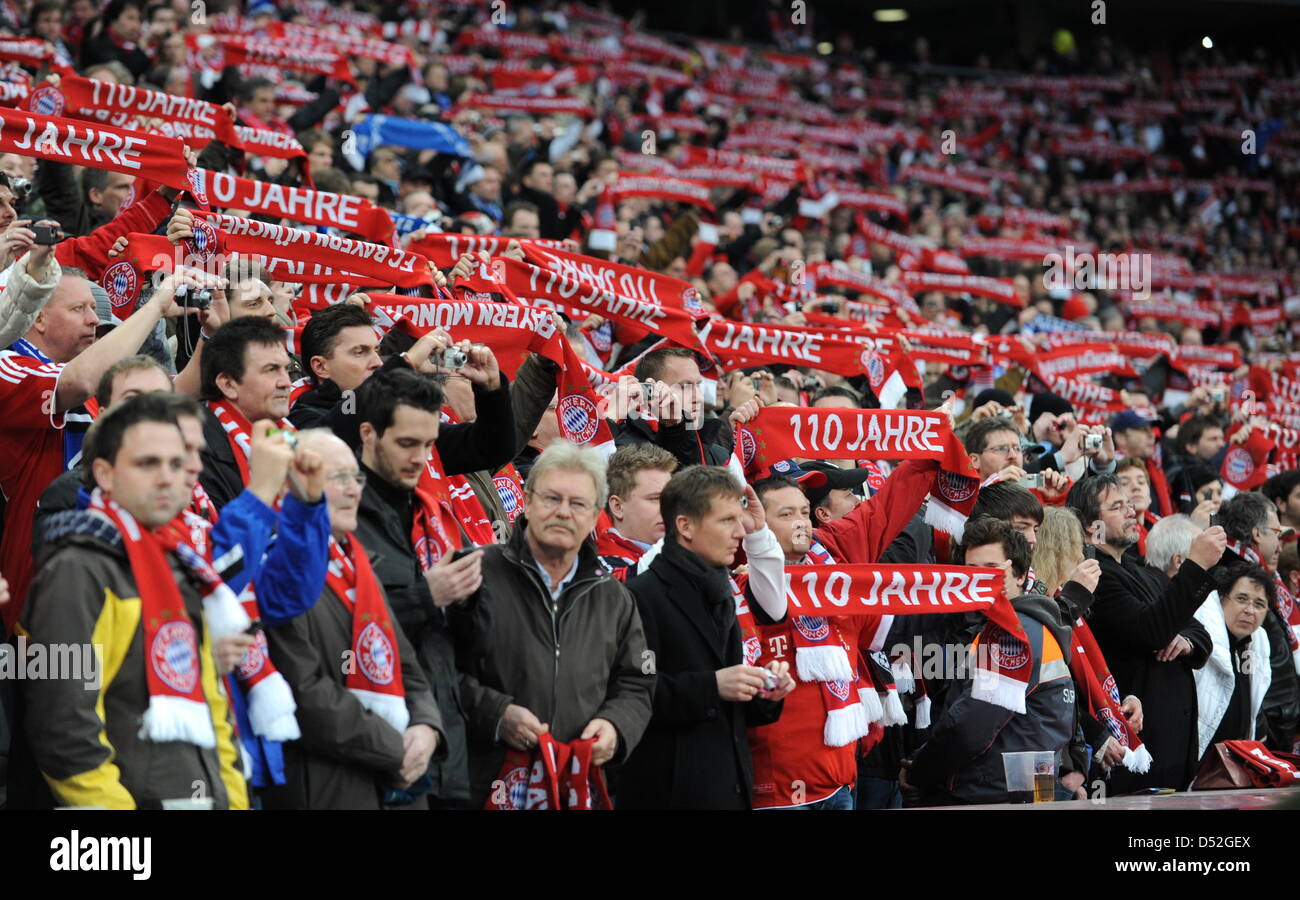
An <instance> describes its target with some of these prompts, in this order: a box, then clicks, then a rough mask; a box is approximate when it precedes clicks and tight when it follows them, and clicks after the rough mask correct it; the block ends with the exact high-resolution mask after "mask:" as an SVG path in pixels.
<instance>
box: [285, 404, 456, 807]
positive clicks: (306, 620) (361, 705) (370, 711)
mask: <svg viewBox="0 0 1300 900" xmlns="http://www.w3.org/2000/svg"><path fill="white" fill-rule="evenodd" d="M298 441H299V446H300V447H302V448H304V449H310V450H312V451H314V452H316V453H317V454H319V455H320V457H321V459H322V460H323V461H324V464H325V484H326V488H325V496H326V499H327V501H328V503H329V512H330V527H331V530H332V532H333V535H332V537H331V541H330V544H331V546H330V571H329V575H328V576H327V577H326V580H325V589H324V591H322V593H321V596H320V599H319V600H318V601H317V603H316V605H315V606H313V607H312V608H311V609H310V610H308V611H307V612H305V613H303V614H302V615H300V616H298V617H297V618H295V619H293V620H291V621H290V622H289V623H288V624H286V625H282V626H279V627H276V628H272V629H270V630H269V631H268V633H267V641H268V642H269V643H270V646H271V658H272V660H274V662H275V665H276V667H277V668H278V669H279V670H280V672H281V674H283V675H284V677H285V678H286V679H287V680H288V682H289V685H290V686H291V687H292V688H293V695H294V700H295V702H296V703H297V704H298V712H297V716H298V725H299V727H300V728H301V730H302V738H301V739H299V740H297V741H293V742H291V743H288V744H286V745H285V747H284V768H285V781H286V783H285V785H284V786H283V787H278V788H273V789H272V790H271V791H270V792H269V793H268V795H267V797H266V799H265V803H266V806H267V807H268V808H278V809H379V808H380V807H381V805H383V802H384V796H385V792H386V791H388V790H391V789H396V790H397V791H399V792H405V794H406V795H407V796H413V797H414V798H415V799H414V804H413V805H416V806H421V807H425V806H427V805H428V802H427V798H425V797H424V796H422V795H421V794H420V788H421V787H426V789H427V783H428V779H425V778H423V776H424V774H425V770H426V769H427V768H428V765H429V760H430V759H431V758H432V757H433V756H434V755H435V753H436V754H437V755H438V756H439V758H441V757H445V756H446V747H445V743H446V740H445V738H446V736H445V734H444V733H443V731H442V717H441V715H440V714H439V711H438V704H437V702H436V701H435V700H434V698H433V693H432V692H431V691H430V690H429V683H428V680H427V679H426V678H425V675H424V671H423V670H422V669H421V667H420V664H419V661H418V660H417V659H416V657H415V651H414V650H413V649H412V648H411V644H410V642H409V641H408V640H407V639H406V636H405V634H403V632H402V629H401V628H400V627H394V626H396V623H397V619H396V617H395V616H394V615H393V611H392V608H391V607H390V606H389V605H388V600H387V599H386V598H385V597H384V594H383V587H382V586H381V585H380V584H379V582H378V580H377V579H376V578H375V576H374V573H373V572H372V571H371V570H370V564H369V562H368V561H367V557H366V553H365V550H364V549H362V547H361V545H360V542H359V541H358V540H357V539H356V537H355V536H354V535H353V532H354V531H355V530H356V527H357V510H358V509H359V508H360V505H361V489H362V485H363V484H364V481H365V479H364V476H362V474H361V471H360V468H359V466H358V465H357V460H356V457H355V456H353V454H352V451H351V450H349V449H348V445H347V444H345V443H344V442H343V441H342V440H340V439H339V438H337V437H335V436H334V435H333V434H332V433H331V432H329V431H328V430H326V429H323V428H314V429H309V430H307V431H302V432H299V434H298ZM367 591H369V592H371V594H370V596H372V597H374V598H375V599H376V603H375V606H376V609H377V610H378V609H382V614H381V615H380V616H379V622H378V624H379V625H380V626H381V627H380V628H379V629H375V628H373V627H372V626H370V625H368V624H364V623H365V620H366V619H367V615H368V611H367V610H366V609H365V599H364V598H365V596H366V593H367ZM358 615H359V617H358ZM385 617H386V619H387V621H388V626H387V627H386V628H385V627H384V622H383V620H384V618H385ZM359 623H360V624H361V627H358V624H359ZM394 645H395V646H394ZM376 651H377V652H376ZM394 652H395V654H396V656H397V661H398V665H396V666H394V665H392V655H393V654H394ZM399 684H400V691H399V690H397V685H399ZM377 698H378V699H377ZM385 698H387V699H385ZM399 726H401V727H399ZM402 799H406V798H405V797H403V798H402ZM392 802H393V800H392V799H391V798H390V800H389V803H390V804H391V803H392ZM406 805H412V804H406Z"/></svg>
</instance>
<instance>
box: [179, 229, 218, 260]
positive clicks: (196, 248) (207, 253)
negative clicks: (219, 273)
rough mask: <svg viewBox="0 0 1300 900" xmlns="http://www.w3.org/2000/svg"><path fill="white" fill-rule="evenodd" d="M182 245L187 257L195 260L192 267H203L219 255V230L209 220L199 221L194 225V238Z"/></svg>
mask: <svg viewBox="0 0 1300 900" xmlns="http://www.w3.org/2000/svg"><path fill="white" fill-rule="evenodd" d="M182 243H183V244H184V246H185V255H186V256H188V257H190V259H191V260H193V262H192V263H191V265H196V266H197V265H202V264H203V263H205V262H207V261H208V260H210V259H211V258H212V257H214V256H216V255H217V250H218V240H217V229H216V227H215V226H214V225H213V224H212V223H211V222H209V221H208V220H207V219H199V220H197V221H196V222H195V223H194V237H193V238H192V239H190V240H188V241H182Z"/></svg>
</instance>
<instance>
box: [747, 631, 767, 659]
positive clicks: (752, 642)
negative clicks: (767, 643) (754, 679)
mask: <svg viewBox="0 0 1300 900" xmlns="http://www.w3.org/2000/svg"><path fill="white" fill-rule="evenodd" d="M762 655H763V642H762V641H760V640H759V639H758V638H756V637H754V636H753V635H750V636H749V637H747V638H745V665H747V666H752V665H753V664H754V663H756V662H758V658H759V657H760V656H762Z"/></svg>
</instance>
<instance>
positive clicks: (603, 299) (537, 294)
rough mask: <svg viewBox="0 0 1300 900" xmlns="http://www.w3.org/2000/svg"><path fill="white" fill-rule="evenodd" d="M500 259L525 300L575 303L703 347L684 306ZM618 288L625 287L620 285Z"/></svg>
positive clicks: (502, 273)
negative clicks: (624, 292) (617, 291)
mask: <svg viewBox="0 0 1300 900" xmlns="http://www.w3.org/2000/svg"><path fill="white" fill-rule="evenodd" d="M497 262H500V263H501V265H500V266H499V267H498V270H499V272H498V277H499V278H501V279H502V280H503V284H504V285H505V286H506V287H508V288H509V289H510V290H511V291H513V292H514V293H515V294H516V295H517V296H518V297H519V298H520V299H521V300H523V301H524V302H525V303H534V304H535V303H536V302H537V301H539V300H541V301H547V302H549V303H556V304H562V305H566V306H572V307H576V308H577V309H580V310H582V311H583V312H584V313H588V314H591V313H595V314H596V315H598V316H601V317H602V318H605V319H609V320H610V321H612V322H614V323H615V324H616V325H621V326H625V327H627V328H630V329H632V330H633V331H635V332H637V333H640V334H644V333H645V332H647V331H652V332H654V333H656V334H659V335H662V336H663V337H666V338H668V339H669V340H671V341H673V342H674V343H677V344H680V345H682V346H683V347H687V348H689V349H692V350H703V349H704V348H703V346H702V345H701V344H700V339H699V337H698V336H697V335H696V333H695V328H694V317H693V316H692V315H691V314H690V313H688V312H686V311H685V310H684V309H674V308H673V307H671V306H668V305H667V304H664V305H662V306H660V305H657V304H656V303H654V302H652V301H645V300H640V299H637V298H636V297H629V296H625V295H623V294H621V293H614V292H612V291H611V290H609V289H608V288H604V287H598V286H596V285H594V284H592V283H590V282H588V281H585V280H582V279H581V278H579V277H575V276H574V275H573V274H561V273H557V272H548V271H547V270H545V269H542V268H539V267H538V266H534V265H531V264H529V263H521V262H517V261H516V260H513V259H504V258H501V257H498V258H496V259H494V260H493V264H494V265H495V264H496V263H497ZM618 289H619V290H621V289H622V287H621V285H619V286H618Z"/></svg>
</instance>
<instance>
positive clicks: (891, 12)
mask: <svg viewBox="0 0 1300 900" xmlns="http://www.w3.org/2000/svg"><path fill="white" fill-rule="evenodd" d="M873 15H874V17H875V20H876V21H877V22H906V21H907V10H905V9H878V10H876V11H875V13H874V14H873Z"/></svg>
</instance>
